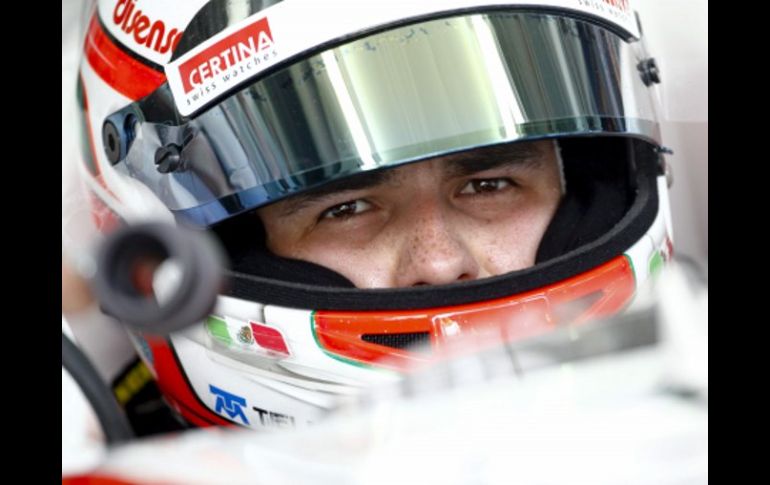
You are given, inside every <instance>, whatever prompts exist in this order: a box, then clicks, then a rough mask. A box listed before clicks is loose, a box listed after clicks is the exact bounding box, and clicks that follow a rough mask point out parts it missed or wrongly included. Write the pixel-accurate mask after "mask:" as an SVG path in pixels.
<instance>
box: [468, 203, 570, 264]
mask: <svg viewBox="0 0 770 485" xmlns="http://www.w3.org/2000/svg"><path fill="white" fill-rule="evenodd" d="M555 209H556V204H549V205H546V206H539V207H536V208H529V209H528V208H526V207H519V208H517V209H514V210H513V211H511V212H510V213H508V214H507V215H506V216H505V217H504V218H502V219H498V220H494V221H490V222H485V223H483V224H479V225H477V227H476V228H475V230H474V231H473V237H472V238H471V240H473V243H472V244H473V247H474V251H473V252H474V254H475V256H476V260H477V261H478V262H479V264H480V265H481V267H482V268H483V269H484V272H485V273H487V274H488V275H490V276H495V275H500V274H505V273H508V272H511V271H515V270H519V269H524V268H528V267H530V266H533V265H534V264H535V256H536V254H537V249H538V247H539V246H540V241H541V240H542V238H543V234H544V233H545V230H546V229H547V228H548V224H549V223H550V221H551V218H552V216H553V213H554V212H555Z"/></svg>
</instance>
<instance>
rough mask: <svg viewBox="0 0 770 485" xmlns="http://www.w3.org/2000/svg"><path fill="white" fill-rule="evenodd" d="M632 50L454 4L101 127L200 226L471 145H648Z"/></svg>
mask: <svg viewBox="0 0 770 485" xmlns="http://www.w3.org/2000/svg"><path fill="white" fill-rule="evenodd" d="M643 60H644V55H643V51H642V49H641V48H640V46H639V45H638V43H627V42H626V41H625V40H624V39H623V38H622V37H620V36H619V35H617V34H616V33H614V32H612V31H610V30H607V29H606V28H604V27H602V26H600V25H598V24H595V23H591V22H588V21H585V20H581V19H578V18H571V17H565V16H558V15H553V14H544V13H532V12H515V13H512V12H493V13H485V14H474V15H462V16H455V17H450V18H442V19H436V20H430V21H425V22H421V23H417V24H413V25H408V26H404V27H400V28H396V29H392V30H388V31H385V32H380V33H377V34H373V35H369V36H367V37H364V38H360V39H357V40H353V41H350V42H348V43H345V44H342V45H339V46H337V47H333V48H330V49H328V50H325V51H323V52H320V53H318V54H315V55H313V56H311V57H308V58H306V59H304V60H301V61H299V62H296V63H294V64H292V65H290V66H288V67H285V68H283V69H281V70H279V71H275V72H273V73H272V74H269V75H267V76H266V77H263V78H261V79H259V80H258V81H256V82H254V83H253V84H251V85H249V86H248V87H246V88H244V89H241V90H240V91H238V92H236V93H234V94H232V95H230V96H229V97H227V98H226V99H224V100H222V101H220V102H219V103H217V104H215V105H214V106H213V107H211V108H209V109H207V110H206V111H205V112H203V113H202V114H200V115H198V116H196V117H194V118H190V119H183V120H182V122H181V123H180V122H178V121H174V122H170V121H169V120H168V119H162V117H159V116H158V115H157V107H158V106H157V105H156V104H151V103H148V102H147V101H146V100H143V101H140V102H137V103H134V104H132V105H130V106H129V107H127V108H125V109H124V110H121V111H120V112H118V113H116V114H114V115H112V116H111V117H110V120H109V121H108V123H113V124H114V125H115V126H124V127H128V128H126V131H127V132H130V133H131V136H130V140H131V141H130V143H127V145H128V149H127V150H124V152H125V153H124V154H122V158H120V159H119V160H117V161H116V164H117V165H118V167H119V169H120V170H122V171H123V172H124V173H126V174H128V175H130V176H132V177H134V178H137V179H139V180H141V181H142V182H143V183H144V184H146V185H147V186H148V187H150V189H152V190H153V191H154V192H155V193H156V194H157V195H158V197H160V198H161V200H162V201H163V202H164V203H165V204H166V205H167V206H168V207H169V208H170V209H171V210H172V211H174V212H176V213H177V215H178V216H181V218H183V219H185V220H187V221H188V222H192V223H194V224H198V225H210V224H214V223H216V222H219V221H221V220H224V219H226V218H228V217H230V216H232V215H235V214H238V213H241V212H244V211H246V210H250V209H253V208H256V207H259V206H262V205H265V204H267V203H270V202H273V201H276V200H278V199H281V198H284V197H287V196H290V195H293V194H296V193H300V192H302V191H305V190H307V189H312V188H315V187H318V186H320V185H322V184H324V183H327V182H330V181H333V180H336V179H339V178H343V177H347V176H350V175H353V174H357V173H361V172H365V171H369V170H376V169H380V168H384V167H389V166H395V165H399V164H403V163H408V162H412V161H417V160H422V159H426V158H432V157H436V156H441V155H445V154H448V153H453V152H458V151H462V150H467V149H472V148H476V147H481V146H487V145H494V144H499V143H506V142H513V141H518V140H532V139H540V138H548V137H555V136H563V135H579V134H599V133H617V134H626V135H631V136H637V137H641V138H645V139H647V140H650V141H653V142H657V140H658V138H659V137H658V131H657V130H658V128H657V124H656V121H655V120H656V116H655V112H654V108H653V106H654V104H653V99H652V96H651V92H650V91H651V90H650V88H649V87H648V86H646V85H645V83H644V82H643V80H642V75H640V70H639V68H638V67H637V66H639V65H640V62H641V61H643ZM160 90H161V91H164V92H165V94H166V95H167V98H166V99H171V97H170V93H168V87H167V85H164V86H163V87H161V88H160ZM163 94H164V93H163V92H161V93H156V94H155V95H151V96H155V98H156V99H158V97H159V96H158V95H160V96H161V97H162V95H163ZM127 120H130V122H127ZM126 138H127V139H128V136H126Z"/></svg>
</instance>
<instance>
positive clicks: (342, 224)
mask: <svg viewBox="0 0 770 485" xmlns="http://www.w3.org/2000/svg"><path fill="white" fill-rule="evenodd" d="M561 196H562V184H561V174H560V169H559V164H558V159H557V154H556V151H555V148H554V144H553V143H552V142H550V141H540V142H531V143H527V144H518V145H513V146H512V147H507V148H493V149H485V150H476V151H473V152H469V153H463V154H456V155H449V156H445V157H440V158H434V159H431V160H428V161H425V162H421V163H415V164H411V165H406V166H403V167H399V168H396V169H393V170H385V171H380V172H376V173H369V174H364V175H362V176H359V177H357V178H355V179H352V180H345V181H342V182H339V183H332V184H331V186H326V187H324V188H322V189H321V190H318V191H314V192H312V193H310V194H303V195H300V196H296V197H292V198H290V199H287V200H284V201H281V202H277V203H275V204H273V205H270V206H267V207H264V208H262V209H260V210H259V212H258V213H259V216H260V218H261V219H262V221H263V223H264V225H265V229H266V231H267V234H268V237H267V245H268V247H269V248H270V249H271V250H272V251H273V252H275V253H276V254H278V255H279V256H284V257H290V258H296V259H302V260H305V261H310V262H313V263H317V264H320V265H323V266H326V267H328V268H330V269H333V270H335V271H337V272H339V273H341V274H342V275H344V276H346V277H347V278H348V279H350V280H351V281H352V282H353V283H354V284H355V285H356V286H357V287H359V288H383V287H406V286H414V285H424V284H428V285H436V284H444V283H452V282H454V281H458V280H471V279H477V278H485V277H488V276H494V275H499V274H503V273H507V272H509V271H513V270H517V269H522V268H526V267H528V266H531V265H533V264H534V262H535V254H536V252H537V248H538V245H539V244H540V240H541V239H542V237H543V233H544V232H545V230H546V228H547V227H548V223H549V222H550V220H551V218H552V217H553V214H554V212H555V211H556V207H557V205H558V203H559V200H560V199H561Z"/></svg>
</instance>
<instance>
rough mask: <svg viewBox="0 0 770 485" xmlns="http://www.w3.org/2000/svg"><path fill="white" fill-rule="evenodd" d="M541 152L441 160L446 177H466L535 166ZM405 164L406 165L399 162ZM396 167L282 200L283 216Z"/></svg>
mask: <svg viewBox="0 0 770 485" xmlns="http://www.w3.org/2000/svg"><path fill="white" fill-rule="evenodd" d="M542 155H543V154H542V153H541V152H540V151H539V150H537V149H536V148H534V147H530V146H524V145H508V146H496V147H488V148H482V149H477V150H474V151H469V152H462V153H457V154H454V155H449V156H447V159H446V160H445V161H444V164H445V170H444V171H445V173H446V175H447V177H448V178H458V177H467V176H469V175H473V174H474V173H479V172H484V171H487V170H491V169H494V168H499V167H503V166H525V167H536V166H539V165H540V164H541V163H542ZM401 166H407V165H401ZM398 168H399V167H398V166H395V167H388V166H385V167H382V169H380V170H374V171H370V172H364V173H361V174H356V175H354V176H352V177H349V178H344V179H341V180H335V181H332V182H329V183H328V184H324V185H323V186H321V187H318V188H316V189H311V190H309V191H307V192H305V193H302V194H298V195H295V196H293V197H290V198H288V199H285V200H284V203H285V204H286V206H285V207H284V208H283V209H282V210H281V214H282V215H283V216H284V217H287V216H291V215H293V214H295V213H297V212H299V211H301V210H302V209H304V208H305V207H308V206H310V205H314V204H317V203H319V202H322V201H323V200H324V199H326V198H328V197H332V196H335V195H337V194H340V193H344V192H354V191H357V190H366V189H371V188H372V187H377V186H379V185H382V184H385V183H387V182H389V181H390V180H392V179H393V178H394V176H395V169H398Z"/></svg>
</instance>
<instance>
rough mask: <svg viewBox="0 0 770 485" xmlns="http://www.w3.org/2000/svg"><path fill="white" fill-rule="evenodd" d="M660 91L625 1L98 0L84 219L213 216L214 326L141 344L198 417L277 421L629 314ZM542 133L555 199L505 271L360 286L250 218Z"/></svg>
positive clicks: (89, 37)
mask: <svg viewBox="0 0 770 485" xmlns="http://www.w3.org/2000/svg"><path fill="white" fill-rule="evenodd" d="M659 82H660V75H659V72H658V69H657V66H656V64H655V61H654V59H653V58H651V57H650V56H649V55H648V54H647V52H646V50H645V47H644V45H643V42H642V33H641V29H640V24H639V22H638V19H637V16H636V14H635V12H634V10H633V9H632V8H631V6H630V4H629V2H628V1H626V0H618V1H615V0H612V1H610V0H603V1H593V2H585V1H581V0H534V1H533V0H528V1H526V2H522V1H497V2H486V1H479V0H442V1H420V2H411V3H410V2H377V1H372V2H361V1H336V2H317V1H312V0H278V1H270V0H266V1H256V0H251V1H249V0H227V1H225V0H212V1H208V2H205V1H183V2H172V1H153V2H150V1H147V0H100V1H99V2H98V4H97V6H96V7H95V9H94V11H93V13H92V15H91V17H90V21H89V23H88V26H87V32H86V35H85V40H84V56H83V61H82V64H81V68H80V72H79V82H78V99H79V101H80V107H81V110H80V113H81V118H80V121H81V123H80V125H81V128H82V133H83V136H82V142H83V150H82V152H83V158H84V163H83V164H82V167H81V168H82V173H83V176H84V179H85V181H86V186H87V188H88V190H89V192H90V195H91V197H90V201H91V211H92V215H93V219H94V221H95V222H96V224H97V226H98V227H99V228H100V229H101V230H103V231H105V232H108V231H110V230H111V229H112V228H114V227H116V226H118V225H120V224H125V223H131V222H133V221H137V220H141V219H143V218H153V219H161V220H166V221H169V222H175V223H178V224H183V225H186V226H188V227H193V228H198V229H200V230H205V231H208V232H210V233H212V234H214V235H216V236H217V237H218V238H219V239H220V241H221V242H222V243H223V244H224V247H225V248H226V250H227V253H228V255H229V257H230V263H231V266H230V268H229V270H228V286H227V288H226V289H225V290H223V293H222V294H221V295H220V296H219V298H218V303H217V306H216V309H215V310H214V313H213V314H212V315H211V316H210V317H208V318H207V319H206V321H205V322H200V323H199V324H196V325H194V326H193V327H191V328H190V329H189V330H187V331H184V332H180V333H176V334H172V335H171V336H167V337H158V336H153V335H148V334H139V333H134V334H132V340H133V341H134V343H135V345H136V347H137V349H138V350H139V352H140V355H141V356H142V358H143V360H144V361H145V363H146V364H147V366H148V367H149V369H150V370H151V372H152V374H153V375H154V377H155V378H156V380H157V382H158V385H159V387H160V389H161V391H162V392H163V394H164V396H165V397H166V399H167V400H168V402H169V404H170V405H171V406H172V407H173V408H174V409H176V410H177V411H178V412H179V414H181V416H182V417H184V418H185V419H186V420H187V421H188V422H189V423H191V424H193V425H196V426H208V425H233V424H234V425H240V426H246V427H251V428H256V429H271V428H282V427H297V426H304V425H307V424H309V423H312V422H314V421H316V420H318V419H320V418H321V417H322V416H324V414H325V413H326V412H327V410H329V409H331V408H332V407H333V406H334V405H335V403H336V402H337V398H338V397H340V396H345V395H351V394H355V393H356V392H358V391H359V390H360V389H361V388H363V387H365V386H367V385H369V384H371V383H377V382H383V381H389V380H392V379H394V376H396V377H397V376H398V373H399V372H401V371H402V370H403V369H406V368H408V367H409V366H410V365H413V364H415V363H420V362H426V361H430V360H431V359H432V358H434V357H435V355H437V354H438V351H439V350H440V349H442V348H444V347H447V346H448V345H449V344H450V343H451V342H452V341H454V340H455V339H457V338H460V337H461V336H463V335H472V334H476V333H481V332H487V331H490V330H491V331H493V332H496V335H498V336H499V338H501V339H503V340H507V341H512V340H517V339H523V338H527V337H532V336H535V335H538V334H540V333H543V332H547V331H549V330H551V329H553V328H556V327H558V326H561V325H567V324H570V325H572V324H580V323H581V322H585V321H587V320H590V319H593V318H599V317H604V316H609V315H612V314H614V313H616V312H619V311H621V310H622V309H623V308H625V307H626V306H627V305H628V304H629V302H631V300H632V298H633V295H634V293H635V291H636V289H637V288H638V287H639V286H640V285H641V284H642V283H644V282H645V281H646V280H647V279H648V277H649V276H650V275H651V274H653V273H654V272H655V271H657V269H658V268H660V267H661V266H662V265H663V263H664V262H665V261H667V260H668V259H670V258H671V254H672V243H671V224H670V215H669V209H668V183H667V174H668V172H667V165H666V162H665V160H664V153H665V152H666V151H667V149H666V148H665V147H663V145H662V144H661V140H660V130H659V125H658V121H657V115H656V108H655V86H656V84H657V83H659ZM538 142H539V143H543V142H545V143H549V144H552V146H554V147H555V149H556V152H557V154H558V158H559V170H560V177H561V184H562V189H563V195H562V196H561V198H560V200H559V203H558V207H557V208H556V209H555V212H554V213H553V216H552V218H551V220H550V223H549V224H548V226H547V228H546V229H545V232H544V233H543V235H542V239H541V240H540V242H539V245H538V248H537V254H536V258H535V264H534V265H532V266H530V267H526V268H522V269H517V270H515V271H510V272H506V273H504V274H498V275H494V276H491V277H488V278H482V279H469V280H463V281H454V282H451V283H447V284H440V285H417V286H409V287H398V288H374V289H371V288H369V289H365V288H356V287H355V285H353V284H352V283H351V281H350V280H348V279H347V278H346V277H345V276H343V275H341V274H339V273H338V272H336V271H334V270H332V269H330V268H327V267H324V266H323V265H318V264H314V263H312V262H309V261H304V260H300V259H293V258H287V257H281V256H278V255H277V254H275V252H274V251H271V250H270V249H269V247H268V244H267V243H266V239H267V235H266V234H265V229H264V227H262V226H260V224H259V219H258V218H256V217H255V216H254V213H255V211H257V210H259V209H261V208H264V207H269V206H270V205H271V204H275V203H278V202H280V201H284V200H291V198H292V197H301V196H303V194H308V193H312V191H315V190H318V189H319V188H324V187H328V186H330V185H331V184H339V183H344V181H349V180H355V179H356V178H357V177H362V176H365V175H367V174H372V173H380V172H385V171H389V170H392V169H397V168H400V167H405V166H407V164H413V163H422V162H424V161H426V160H432V159H436V158H437V157H446V156H450V155H455V154H468V153H475V154H477V155H480V157H481V158H483V157H484V156H504V155H505V153H508V152H509V151H511V150H513V151H516V150H519V149H521V147H526V146H527V145H528V144H530V145H531V144H532V143H538ZM501 154H502V155H501ZM476 158H479V157H476Z"/></svg>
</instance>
